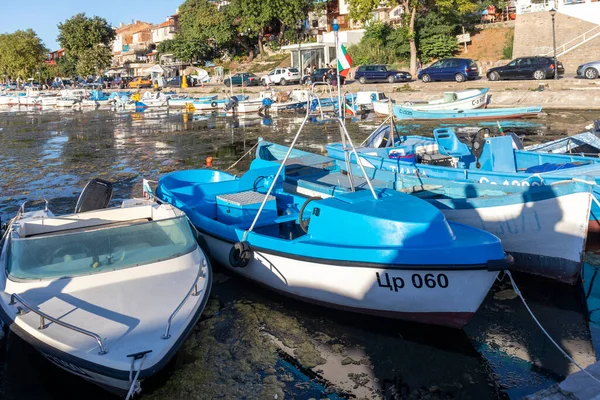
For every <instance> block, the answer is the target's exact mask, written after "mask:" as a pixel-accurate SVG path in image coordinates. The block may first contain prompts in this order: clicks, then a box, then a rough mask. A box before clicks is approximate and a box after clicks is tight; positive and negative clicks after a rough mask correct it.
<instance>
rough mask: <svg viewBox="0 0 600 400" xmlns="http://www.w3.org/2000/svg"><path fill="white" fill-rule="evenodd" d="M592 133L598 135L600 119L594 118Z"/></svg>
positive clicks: (599, 133)
mask: <svg viewBox="0 0 600 400" xmlns="http://www.w3.org/2000/svg"><path fill="white" fill-rule="evenodd" d="M592 133H595V134H596V135H600V119H596V120H594V126H593V127H592Z"/></svg>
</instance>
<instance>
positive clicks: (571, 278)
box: [256, 141, 592, 284]
mask: <svg viewBox="0 0 600 400" xmlns="http://www.w3.org/2000/svg"><path fill="white" fill-rule="evenodd" d="M287 150H288V147H286V146H281V145H278V144H274V143H270V142H266V141H262V142H260V143H259V145H258V148H257V153H256V154H257V157H259V158H264V159H271V160H279V159H281V158H282V157H283V155H284V154H286V152H287ZM300 166H304V167H300ZM367 171H369V172H368V173H370V174H372V175H370V177H371V178H372V179H373V181H374V182H378V184H379V185H380V186H381V187H392V188H395V189H396V190H398V191H401V192H404V193H410V194H413V195H414V196H417V197H419V198H422V199H424V200H426V201H427V202H428V203H430V204H431V205H433V206H435V207H436V208H438V209H439V210H440V211H441V212H442V213H443V214H444V216H445V217H446V218H447V219H448V220H449V221H453V222H460V223H463V224H466V225H470V226H473V227H476V228H479V229H483V230H486V231H487V232H490V233H492V234H494V235H495V236H497V237H498V238H499V239H500V240H501V241H502V245H503V247H504V250H505V251H506V252H508V253H510V254H511V255H513V257H514V258H515V264H514V266H513V269H515V270H519V271H523V272H526V273H530V274H535V275H542V276H545V277H548V278H552V279H556V280H559V281H562V282H566V283H570V284H573V283H575V282H577V280H578V279H579V276H580V273H581V269H582V266H583V255H584V250H585V244H586V237H587V229H588V219H589V215H590V207H591V201H592V200H591V189H592V188H591V186H590V185H589V184H586V183H582V182H559V183H556V184H554V185H547V186H525V187H523V186H504V185H492V184H481V183H477V184H474V183H472V182H468V181H458V180H454V181H449V180H445V179H436V178H428V177H427V176H426V175H420V176H415V175H405V174H399V173H397V172H393V171H387V170H381V169H378V170H375V171H373V170H370V169H368V170H367ZM344 173H345V168H344V163H343V162H342V161H341V160H333V159H331V158H329V157H324V156H319V155H316V154H311V153H308V152H303V151H300V150H295V149H294V150H293V153H292V158H290V160H289V161H288V164H287V165H286V178H285V179H286V180H285V184H286V185H287V187H288V190H292V191H293V192H295V193H300V194H304V195H306V196H320V197H329V196H336V195H339V194H341V193H347V192H348V191H350V187H349V186H348V185H345V184H344V182H345V180H344V179H340V178H341V177H343V174H344ZM351 173H352V176H354V177H355V178H356V179H357V184H356V185H355V186H356V187H358V188H361V187H362V188H363V189H364V185H360V183H359V182H360V180H361V179H362V178H361V174H362V172H361V170H360V168H358V166H357V165H353V166H352V169H351Z"/></svg>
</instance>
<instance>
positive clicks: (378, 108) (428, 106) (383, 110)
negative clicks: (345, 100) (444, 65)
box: [373, 92, 487, 115]
mask: <svg viewBox="0 0 600 400" xmlns="http://www.w3.org/2000/svg"><path fill="white" fill-rule="evenodd" d="M458 94H460V92H458ZM396 104H398V105H400V104H399V103H396ZM486 105H487V93H481V94H479V95H477V96H474V97H469V98H466V99H458V100H456V101H452V102H447V103H444V102H442V101H439V100H433V101H432V102H429V103H427V102H425V103H411V102H405V103H402V107H404V108H408V109H411V110H418V111H439V110H474V109H476V108H481V107H485V106H486ZM373 111H374V112H375V113H376V114H380V115H390V112H391V110H390V107H389V100H388V101H374V102H373Z"/></svg>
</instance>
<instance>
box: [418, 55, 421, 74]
mask: <svg viewBox="0 0 600 400" xmlns="http://www.w3.org/2000/svg"><path fill="white" fill-rule="evenodd" d="M421 66H422V65H421V59H420V58H417V73H420V72H421Z"/></svg>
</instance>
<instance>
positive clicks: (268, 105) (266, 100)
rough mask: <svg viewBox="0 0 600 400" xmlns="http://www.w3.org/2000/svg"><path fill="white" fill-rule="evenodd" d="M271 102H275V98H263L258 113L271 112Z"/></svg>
mask: <svg viewBox="0 0 600 400" xmlns="http://www.w3.org/2000/svg"><path fill="white" fill-rule="evenodd" d="M271 104H273V100H271V99H270V98H268V97H265V98H264V99H262V105H261V106H260V108H259V109H258V114H259V115H263V114H265V115H266V114H269V109H270V108H271Z"/></svg>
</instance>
